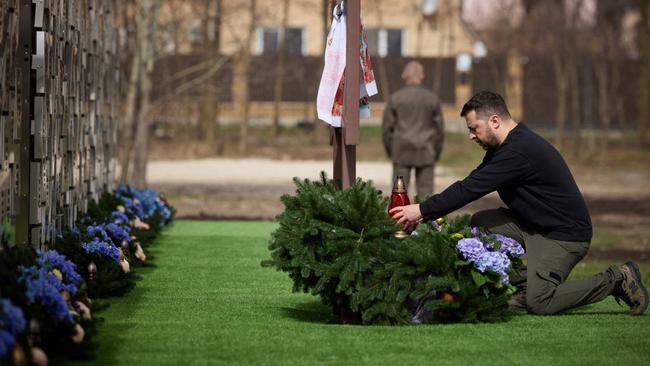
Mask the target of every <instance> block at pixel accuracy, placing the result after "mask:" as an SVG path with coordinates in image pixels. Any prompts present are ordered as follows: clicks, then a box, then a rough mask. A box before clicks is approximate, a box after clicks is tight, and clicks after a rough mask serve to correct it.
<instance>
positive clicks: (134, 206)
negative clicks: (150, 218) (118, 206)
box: [122, 197, 144, 220]
mask: <svg viewBox="0 0 650 366" xmlns="http://www.w3.org/2000/svg"><path fill="white" fill-rule="evenodd" d="M122 203H124V207H125V208H126V210H127V211H128V212H130V213H131V214H133V215H135V216H137V217H138V218H139V219H140V220H144V210H143V208H142V205H141V204H140V203H138V202H136V201H135V200H133V199H131V198H128V197H122Z"/></svg>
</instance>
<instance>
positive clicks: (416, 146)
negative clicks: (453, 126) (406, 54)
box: [382, 85, 444, 166]
mask: <svg viewBox="0 0 650 366" xmlns="http://www.w3.org/2000/svg"><path fill="white" fill-rule="evenodd" d="M382 129H383V136H382V137H383V141H384V148H385V149H386V153H387V154H388V157H389V158H391V159H392V160H393V162H394V163H397V164H400V165H405V166H426V165H432V164H434V163H435V162H436V161H438V159H439V158H440V153H441V152H442V142H443V138H444V120H443V117H442V108H441V106H440V100H439V99H438V97H437V96H436V95H435V94H434V93H432V92H431V91H429V90H427V89H425V88H424V87H422V86H420V85H407V86H405V87H403V88H402V89H400V90H398V91H397V92H395V93H394V94H393V95H392V96H391V98H390V100H389V101H388V103H387V104H386V109H385V110H384V118H383V122H382Z"/></svg>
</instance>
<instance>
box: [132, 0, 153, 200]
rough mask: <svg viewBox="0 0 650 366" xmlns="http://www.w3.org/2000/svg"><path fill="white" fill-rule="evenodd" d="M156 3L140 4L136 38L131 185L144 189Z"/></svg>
mask: <svg viewBox="0 0 650 366" xmlns="http://www.w3.org/2000/svg"><path fill="white" fill-rule="evenodd" d="M155 12H156V3H155V2H154V1H152V0H142V1H141V2H140V15H139V17H138V38H139V49H140V50H139V52H140V53H141V58H140V71H141V72H140V95H141V98H140V110H139V111H138V119H137V124H136V129H135V138H134V149H133V174H132V177H133V179H132V184H133V185H134V186H136V187H144V186H145V185H146V177H147V160H148V156H147V154H148V151H149V118H148V113H149V102H150V94H151V93H150V92H151V71H152V69H153V44H152V41H153V33H154V31H155V30H154V28H155V24H156V14H155Z"/></svg>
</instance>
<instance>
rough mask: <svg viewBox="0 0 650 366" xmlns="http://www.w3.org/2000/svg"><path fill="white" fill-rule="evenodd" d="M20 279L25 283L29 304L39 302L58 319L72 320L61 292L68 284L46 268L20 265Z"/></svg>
mask: <svg viewBox="0 0 650 366" xmlns="http://www.w3.org/2000/svg"><path fill="white" fill-rule="evenodd" d="M18 271H19V272H20V277H19V278H18V281H19V282H21V283H23V284H24V285H25V297H26V298H27V303H28V304H35V303H38V304H40V305H42V306H43V307H44V308H45V310H46V311H47V313H48V314H49V315H51V316H52V317H54V318H55V319H56V320H58V321H72V316H71V315H70V311H69V310H68V305H67V304H66V301H65V299H64V298H63V295H62V294H61V292H62V291H63V290H65V289H66V286H65V285H63V283H62V282H61V281H60V280H59V279H58V278H57V277H56V276H55V275H54V274H50V273H48V271H47V270H46V269H45V268H38V267H36V266H30V267H24V266H19V267H18Z"/></svg>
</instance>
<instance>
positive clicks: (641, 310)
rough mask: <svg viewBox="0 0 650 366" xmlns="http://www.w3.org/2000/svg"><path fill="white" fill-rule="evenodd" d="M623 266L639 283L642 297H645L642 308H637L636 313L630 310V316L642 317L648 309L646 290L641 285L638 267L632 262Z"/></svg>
mask: <svg viewBox="0 0 650 366" xmlns="http://www.w3.org/2000/svg"><path fill="white" fill-rule="evenodd" d="M625 264H626V265H627V266H628V267H629V268H630V269H631V270H632V272H633V273H634V276H635V277H636V280H637V282H638V283H639V286H641V290H643V295H644V296H645V302H644V304H643V307H639V308H638V309H636V311H632V310H631V309H630V314H632V315H643V313H645V311H646V309H648V290H647V289H646V288H645V286H644V285H643V280H642V278H641V271H640V270H639V266H637V265H636V263H634V262H627V263H625Z"/></svg>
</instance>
